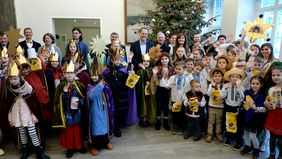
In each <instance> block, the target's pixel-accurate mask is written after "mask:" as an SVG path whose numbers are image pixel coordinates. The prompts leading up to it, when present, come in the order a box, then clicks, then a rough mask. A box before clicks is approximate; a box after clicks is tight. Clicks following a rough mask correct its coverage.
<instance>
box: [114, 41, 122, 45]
mask: <svg viewBox="0 0 282 159" xmlns="http://www.w3.org/2000/svg"><path fill="white" fill-rule="evenodd" d="M120 43H121V42H120V41H119V40H114V41H113V42H112V44H119V45H120Z"/></svg>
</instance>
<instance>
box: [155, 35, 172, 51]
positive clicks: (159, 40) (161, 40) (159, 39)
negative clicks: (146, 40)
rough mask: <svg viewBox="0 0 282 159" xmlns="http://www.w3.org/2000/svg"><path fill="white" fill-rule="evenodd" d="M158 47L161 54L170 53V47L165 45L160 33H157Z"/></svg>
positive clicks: (163, 36) (163, 37)
mask: <svg viewBox="0 0 282 159" xmlns="http://www.w3.org/2000/svg"><path fill="white" fill-rule="evenodd" d="M158 44H159V45H160V46H161V47H160V49H161V52H166V53H169V52H170V47H169V46H168V45H166V44H165V35H164V33H162V32H159V33H158V35H157V42H156V45H158Z"/></svg>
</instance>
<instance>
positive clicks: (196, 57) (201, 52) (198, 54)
mask: <svg viewBox="0 0 282 159" xmlns="http://www.w3.org/2000/svg"><path fill="white" fill-rule="evenodd" d="M204 55H205V51H204V49H201V48H199V49H197V50H195V51H194V52H193V58H194V61H195V62H196V61H202V60H203V57H204Z"/></svg>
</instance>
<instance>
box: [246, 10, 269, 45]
mask: <svg viewBox="0 0 282 159" xmlns="http://www.w3.org/2000/svg"><path fill="white" fill-rule="evenodd" d="M262 17H263V15H260V16H259V18H257V19H256V20H255V21H254V22H248V21H245V22H244V24H245V25H246V31H247V37H248V38H249V39H250V41H251V43H253V42H255V41H256V40H257V39H266V37H267V35H266V31H267V30H268V29H270V28H271V27H272V26H273V25H271V24H266V23H263V21H262Z"/></svg>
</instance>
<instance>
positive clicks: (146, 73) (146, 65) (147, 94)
mask: <svg viewBox="0 0 282 159" xmlns="http://www.w3.org/2000/svg"><path fill="white" fill-rule="evenodd" d="M142 65H143V68H141V69H139V70H138V71H137V73H136V74H137V75H138V76H140V79H139V80H138V82H137V84H136V100H137V110H138V111H137V112H138V116H139V125H140V126H141V127H147V126H149V123H153V122H154V121H155V118H156V117H155V114H156V110H155V109H156V108H155V100H154V96H153V95H152V93H151V84H150V81H151V78H152V76H153V71H152V68H151V67H150V56H149V54H145V55H144V56H143V61H142Z"/></svg>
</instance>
